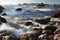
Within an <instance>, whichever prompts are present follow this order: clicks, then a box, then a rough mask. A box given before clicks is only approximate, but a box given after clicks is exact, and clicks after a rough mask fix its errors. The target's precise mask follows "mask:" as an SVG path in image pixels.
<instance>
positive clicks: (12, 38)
mask: <svg viewBox="0 0 60 40" xmlns="http://www.w3.org/2000/svg"><path fill="white" fill-rule="evenodd" d="M1 38H2V40H17V38H16V37H15V36H8V35H7V36H1Z"/></svg>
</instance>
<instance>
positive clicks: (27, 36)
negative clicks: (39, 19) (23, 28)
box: [19, 33, 32, 40]
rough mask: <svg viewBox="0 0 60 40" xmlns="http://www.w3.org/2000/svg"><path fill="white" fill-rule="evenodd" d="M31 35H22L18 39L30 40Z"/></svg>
mask: <svg viewBox="0 0 60 40" xmlns="http://www.w3.org/2000/svg"><path fill="white" fill-rule="evenodd" d="M31 35H32V34H30V33H27V34H23V35H21V36H20V39H19V40H30V36H31Z"/></svg>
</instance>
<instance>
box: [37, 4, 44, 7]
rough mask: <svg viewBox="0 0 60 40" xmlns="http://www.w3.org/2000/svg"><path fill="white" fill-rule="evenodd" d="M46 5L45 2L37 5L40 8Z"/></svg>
mask: <svg viewBox="0 0 60 40" xmlns="http://www.w3.org/2000/svg"><path fill="white" fill-rule="evenodd" d="M44 6H45V4H43V3H40V4H37V7H38V8H42V7H44Z"/></svg>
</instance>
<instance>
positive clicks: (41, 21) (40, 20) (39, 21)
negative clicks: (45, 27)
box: [35, 18, 50, 24]
mask: <svg viewBox="0 0 60 40" xmlns="http://www.w3.org/2000/svg"><path fill="white" fill-rule="evenodd" d="M35 22H38V23H40V24H48V23H49V22H50V18H46V19H36V20H35Z"/></svg>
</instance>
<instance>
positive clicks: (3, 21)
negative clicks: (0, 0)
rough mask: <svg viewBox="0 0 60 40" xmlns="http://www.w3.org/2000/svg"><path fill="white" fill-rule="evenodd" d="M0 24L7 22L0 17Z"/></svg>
mask: <svg viewBox="0 0 60 40" xmlns="http://www.w3.org/2000/svg"><path fill="white" fill-rule="evenodd" d="M1 23H7V21H6V19H5V18H2V17H1V16H0V24H1Z"/></svg>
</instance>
